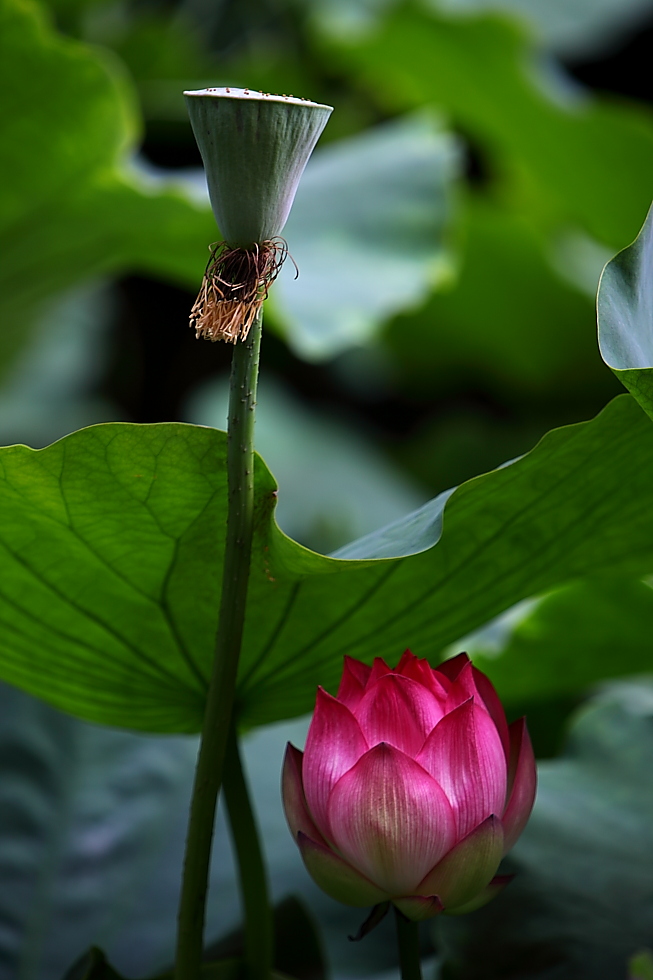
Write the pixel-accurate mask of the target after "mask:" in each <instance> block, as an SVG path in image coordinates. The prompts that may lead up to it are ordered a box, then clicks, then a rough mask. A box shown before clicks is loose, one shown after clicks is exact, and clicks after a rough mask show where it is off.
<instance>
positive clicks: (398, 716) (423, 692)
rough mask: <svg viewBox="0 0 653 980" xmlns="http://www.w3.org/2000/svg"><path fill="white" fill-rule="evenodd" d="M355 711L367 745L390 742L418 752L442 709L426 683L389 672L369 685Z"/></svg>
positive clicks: (411, 752) (406, 751)
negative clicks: (426, 686)
mask: <svg viewBox="0 0 653 980" xmlns="http://www.w3.org/2000/svg"><path fill="white" fill-rule="evenodd" d="M355 714H356V719H357V721H358V723H359V725H360V726H361V730H362V732H363V734H364V735H365V738H366V739H367V743H368V745H370V746H372V745H377V744H378V743H379V742H389V744H390V745H394V747H395V748H397V749H401V751H402V752H405V753H406V754H407V755H410V756H415V755H417V753H418V752H419V750H420V749H421V747H422V745H423V744H424V740H425V739H426V736H427V735H428V734H429V732H430V731H432V730H433V728H434V727H435V726H436V725H437V723H438V722H439V721H440V719H441V718H442V715H443V710H442V707H441V705H440V704H439V702H438V701H437V699H436V698H435V696H434V695H433V694H431V692H430V691H429V690H427V689H426V688H425V687H424V685H423V684H420V683H418V681H414V680H412V679H411V678H410V677H404V676H402V675H401V674H386V675H385V676H384V677H380V678H379V680H378V681H377V682H376V684H373V685H372V686H370V687H368V689H367V690H366V692H365V694H364V695H363V697H362V699H361V702H360V704H359V705H358V707H357V708H356V712H355Z"/></svg>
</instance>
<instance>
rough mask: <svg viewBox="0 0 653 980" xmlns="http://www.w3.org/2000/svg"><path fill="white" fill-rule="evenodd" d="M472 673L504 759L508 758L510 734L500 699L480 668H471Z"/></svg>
mask: <svg viewBox="0 0 653 980" xmlns="http://www.w3.org/2000/svg"><path fill="white" fill-rule="evenodd" d="M472 675H473V678H474V685H475V687H476V690H477V691H478V693H479V694H480V696H481V699H482V701H483V704H484V705H485V707H486V708H487V711H488V714H489V716H490V718H491V719H492V721H493V722H494V724H495V725H496V726H497V731H498V733H499V738H500V739H501V744H502V745H503V750H504V752H505V753H506V759H509V758H510V735H509V733H508V722H507V721H506V713H505V711H504V710H503V705H502V704H501V701H500V700H499V695H498V694H497V692H496V690H495V687H494V684H493V683H492V681H491V680H490V678H489V677H487V676H486V675H485V674H484V673H483V672H482V671H481V670H478V668H477V667H473V668H472Z"/></svg>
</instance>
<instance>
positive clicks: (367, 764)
mask: <svg viewBox="0 0 653 980" xmlns="http://www.w3.org/2000/svg"><path fill="white" fill-rule="evenodd" d="M535 787H536V769H535V759H534V755H533V749H532V746H531V742H530V739H529V736H528V731H527V729H526V724H525V722H524V720H523V719H521V720H519V721H516V722H513V724H512V725H510V726H509V725H508V724H507V722H506V716H505V713H504V710H503V707H502V705H501V702H500V701H499V698H498V696H497V693H496V691H495V690H494V687H493V686H492V684H491V682H490V681H489V680H488V678H487V677H486V676H485V675H484V674H482V673H481V672H480V671H479V670H477V669H476V668H475V667H473V665H472V663H471V661H470V660H469V658H468V657H467V655H466V654H460V655H459V656H457V657H454V658H453V659H451V660H447V661H445V662H444V663H443V664H441V665H440V666H439V667H437V668H435V669H434V668H432V667H431V666H430V665H429V663H428V662H427V661H426V660H419V659H418V658H417V657H415V656H413V654H412V653H410V651H408V650H407V651H406V653H404V655H403V657H402V658H401V660H400V662H399V664H398V666H397V667H396V668H395V669H394V670H391V669H390V668H389V667H388V666H387V665H386V663H385V662H384V661H383V660H381V659H377V660H375V661H374V665H373V666H372V667H369V666H367V665H365V664H363V663H360V662H359V661H357V660H351V659H349V658H347V657H346V658H345V664H344V670H343V675H342V680H341V683H340V688H339V690H338V693H337V695H336V697H332V696H331V695H330V694H327V693H326V691H324V690H322V688H319V689H318V693H317V702H316V706H315V713H314V715H313V720H312V722H311V725H310V728H309V731H308V736H307V739H306V748H305V750H304V752H303V753H302V752H300V751H299V750H298V749H296V748H295V747H294V746H292V745H288V748H287V751H286V757H285V761H284V768H283V781H282V791H283V803H284V809H285V812H286V819H287V821H288V825H289V827H290V830H291V832H292V834H293V837H294V838H295V841H296V842H297V844H298V846H299V849H300V852H301V855H302V858H303V860H304V863H305V865H306V868H307V869H308V872H309V874H310V875H311V876H312V878H313V879H314V881H315V882H316V883H317V884H318V885H319V886H320V887H321V888H322V889H323V890H324V891H325V892H326V893H327V894H328V895H331V897H332V898H335V899H337V900H338V901H341V902H343V903H344V904H346V905H352V906H366V905H380V904H382V903H387V902H392V903H394V905H395V906H396V907H397V908H398V909H399V910H400V911H401V912H403V914H404V915H405V916H407V918H409V919H412V920H414V921H419V920H421V919H427V918H431V917H432V916H435V915H438V914H440V913H441V912H445V913H449V914H460V913H463V912H468V911H472V910H473V909H476V908H479V907H480V906H481V905H483V904H485V902H486V901H489V900H490V899H491V898H492V897H493V896H494V895H495V894H496V893H497V892H498V891H500V890H501V888H503V887H504V885H505V884H506V883H507V882H508V880H509V877H506V876H501V875H497V870H498V867H499V863H500V861H501V859H502V857H503V855H504V854H505V853H506V852H507V851H508V850H509V849H510V848H511V847H512V845H513V844H514V842H515V841H516V839H517V838H518V837H519V835H520V833H521V832H522V830H523V829H524V826H525V824H526V821H527V820H528V817H529V815H530V812H531V809H532V807H533V802H534V799H535Z"/></svg>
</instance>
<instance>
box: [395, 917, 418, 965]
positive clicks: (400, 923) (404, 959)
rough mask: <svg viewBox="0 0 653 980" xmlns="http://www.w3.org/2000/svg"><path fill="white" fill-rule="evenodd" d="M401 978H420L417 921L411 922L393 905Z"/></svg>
mask: <svg viewBox="0 0 653 980" xmlns="http://www.w3.org/2000/svg"><path fill="white" fill-rule="evenodd" d="M395 919H396V922H397V943H398V945H399V963H400V965H401V980H422V967H421V964H420V957H419V923H417V922H411V920H410V919H407V918H406V916H405V915H404V914H403V913H402V912H400V911H399V909H398V908H396V906H395Z"/></svg>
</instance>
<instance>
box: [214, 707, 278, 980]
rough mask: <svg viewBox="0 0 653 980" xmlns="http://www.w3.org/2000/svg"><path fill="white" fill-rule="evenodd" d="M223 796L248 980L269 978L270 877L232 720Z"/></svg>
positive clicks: (272, 939)
mask: <svg viewBox="0 0 653 980" xmlns="http://www.w3.org/2000/svg"><path fill="white" fill-rule="evenodd" d="M223 782H224V799H225V803H226V806H227V818H228V820H229V829H230V831H231V839H232V841H233V845H234V850H235V852H236V860H237V862H238V879H239V881H240V895H241V901H242V905H243V913H244V919H245V969H246V973H247V978H248V980H269V978H270V971H271V969H272V957H273V952H274V949H273V944H274V927H273V920H272V912H271V909H270V901H269V896H268V881H267V874H266V870H265V862H264V860H263V852H262V850H261V844H260V837H259V834H258V827H257V826H256V818H255V816H254V811H253V809H252V804H251V800H250V797H249V791H248V788H247V783H246V781H245V774H244V772H243V766H242V762H241V758H240V751H239V746H238V736H237V734H236V729H235V725H233V724H232V726H231V731H230V733H229V741H228V743H227V754H226V758H225V766H224V779H223Z"/></svg>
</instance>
